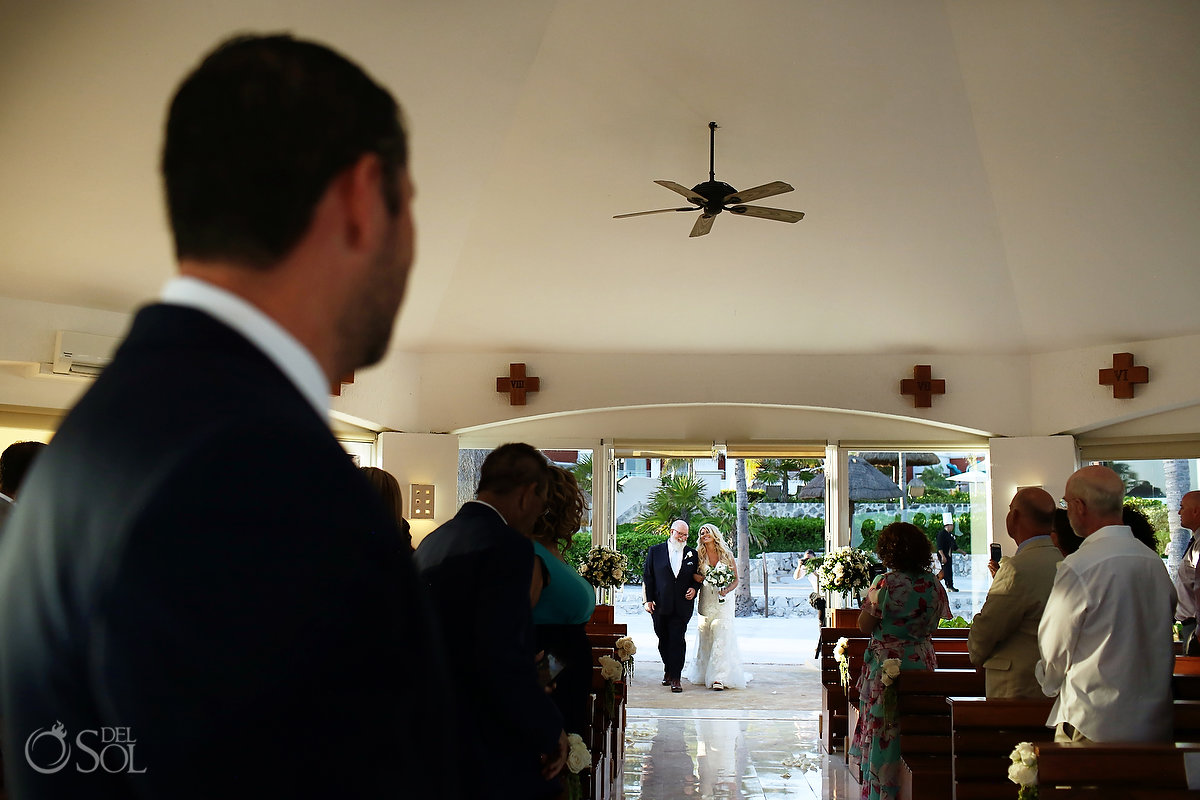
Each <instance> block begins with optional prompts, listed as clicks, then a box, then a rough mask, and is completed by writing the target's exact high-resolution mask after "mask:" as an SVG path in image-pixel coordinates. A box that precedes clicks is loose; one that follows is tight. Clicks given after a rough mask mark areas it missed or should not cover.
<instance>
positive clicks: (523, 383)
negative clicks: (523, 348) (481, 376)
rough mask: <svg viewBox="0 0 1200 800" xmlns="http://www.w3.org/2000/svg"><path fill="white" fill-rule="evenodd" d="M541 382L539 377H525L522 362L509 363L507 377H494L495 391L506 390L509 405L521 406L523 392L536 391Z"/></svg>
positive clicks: (523, 396) (523, 397) (523, 400)
mask: <svg viewBox="0 0 1200 800" xmlns="http://www.w3.org/2000/svg"><path fill="white" fill-rule="evenodd" d="M541 382H542V381H541V378H527V377H525V365H524V364H509V365H508V377H507V378H496V391H497V392H508V404H509V405H510V406H523V405H525V393H526V392H536V391H538V388H539V386H540V384H541Z"/></svg>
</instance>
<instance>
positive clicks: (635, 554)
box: [589, 523, 666, 584]
mask: <svg viewBox="0 0 1200 800" xmlns="http://www.w3.org/2000/svg"><path fill="white" fill-rule="evenodd" d="M663 541H666V536H665V535H664V534H663V533H661V532H660V533H655V532H646V531H639V530H638V529H637V526H636V525H634V524H631V523H626V524H624V525H618V526H617V550H618V551H620V552H621V553H622V554H624V556H625V558H626V559H628V560H629V567H628V568H627V569H626V570H625V580H626V582H627V583H637V584H640V583H641V582H642V571H643V570H644V569H645V568H646V551H647V550H649V549H650V548H651V547H653V546H654V545H656V544H658V543H660V542H663ZM589 547H590V543H589Z"/></svg>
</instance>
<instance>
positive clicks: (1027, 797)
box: [1008, 742, 1038, 800]
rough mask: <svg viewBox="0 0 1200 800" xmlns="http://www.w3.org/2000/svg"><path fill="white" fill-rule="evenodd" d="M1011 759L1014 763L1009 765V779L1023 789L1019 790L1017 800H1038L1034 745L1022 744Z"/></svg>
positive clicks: (1014, 749) (1016, 748) (1014, 750)
mask: <svg viewBox="0 0 1200 800" xmlns="http://www.w3.org/2000/svg"><path fill="white" fill-rule="evenodd" d="M1009 758H1010V759H1012V763H1011V764H1009V765H1008V779H1009V780H1010V781H1012V782H1013V783H1015V784H1017V785H1018V786H1020V787H1021V788H1020V789H1018V790H1017V800H1037V797H1038V787H1037V751H1036V750H1034V749H1033V743H1032V742H1021V743H1020V744H1018V745H1017V746H1016V747H1014V748H1013V751H1012V754H1011V755H1010V756H1009Z"/></svg>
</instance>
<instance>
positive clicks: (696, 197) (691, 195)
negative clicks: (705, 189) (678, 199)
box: [655, 181, 708, 205]
mask: <svg viewBox="0 0 1200 800" xmlns="http://www.w3.org/2000/svg"><path fill="white" fill-rule="evenodd" d="M655 183H657V184H658V185H659V186H665V187H666V188H668V189H670V190H671V191H672V192H678V193H679V194H681V195H683V196H684V197H686V198H687V199H688V200H691V201H692V202H693V203H699V204H701V205H703V204H704V203H707V202H708V200H707V199H706V198H705V197H704V195H702V194H696V193H695V192H693V191H692V190H691V189H689V188H687V187H686V186H683V185H682V184H678V183H676V182H675V181H655Z"/></svg>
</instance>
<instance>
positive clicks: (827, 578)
mask: <svg viewBox="0 0 1200 800" xmlns="http://www.w3.org/2000/svg"><path fill="white" fill-rule="evenodd" d="M873 563H874V561H873V560H872V559H871V556H870V554H869V553H867V551H866V550H858V549H856V548H853V547H845V548H842V549H841V550H834V551H833V552H832V553H830V554H829V555H827V556H825V559H824V560H823V561H822V562H821V566H819V567H817V579H818V580H819V581H820V582H821V588H822V589H824V590H825V591H830V592H836V593H838V594H849V593H851V592H856V591H858V590H859V589H864V588H866V587H867V586H869V585H870V583H871V565H872V564H873Z"/></svg>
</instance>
